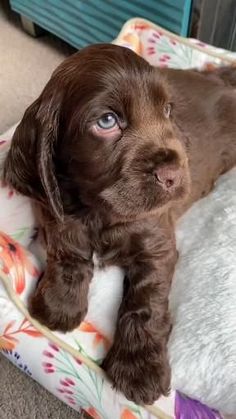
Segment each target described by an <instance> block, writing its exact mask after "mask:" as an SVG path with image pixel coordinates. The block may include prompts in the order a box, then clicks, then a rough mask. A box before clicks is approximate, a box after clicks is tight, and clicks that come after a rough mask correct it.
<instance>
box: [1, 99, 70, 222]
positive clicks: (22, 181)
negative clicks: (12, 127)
mask: <svg viewBox="0 0 236 419" xmlns="http://www.w3.org/2000/svg"><path fill="white" fill-rule="evenodd" d="M60 102H61V100H60V97H59V95H58V94H57V93H55V94H51V95H50V96H49V95H47V96H46V98H44V92H43V93H42V95H41V96H40V97H39V98H38V99H37V100H36V101H35V102H34V103H33V104H32V105H31V106H30V107H29V108H28V109H27V110H26V112H25V114H24V116H23V119H22V121H21V123H20V124H19V126H18V127H17V129H16V131H15V134H14V136H13V139H12V145H11V148H10V151H9V153H8V156H7V158H6V162H5V165H4V174H3V176H4V180H5V181H6V182H7V183H9V184H11V185H12V186H13V187H14V188H15V189H16V190H17V191H19V192H20V193H22V194H24V195H27V196H29V197H31V198H34V199H36V200H38V201H40V202H41V203H43V204H44V205H47V207H48V208H49V209H50V211H51V212H52V215H53V216H54V217H56V218H57V219H59V220H61V219H62V218H63V205H62V201H61V196H60V190H59V186H58V182H57V179H56V174H55V167H54V161H53V155H54V148H55V145H56V143H57V138H58V130H59V111H60Z"/></svg>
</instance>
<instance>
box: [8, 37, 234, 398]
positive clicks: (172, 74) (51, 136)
mask: <svg viewBox="0 0 236 419" xmlns="http://www.w3.org/2000/svg"><path fill="white" fill-rule="evenodd" d="M232 71H233V70H232ZM170 102H171V103H172V107H173V109H172V115H169V111H170V106H169V103H170ZM235 109H236V96H235V94H234V93H233V91H231V89H230V88H228V87H226V86H224V85H222V84H221V83H218V82H217V81H215V80H214V79H211V78H208V77H206V75H202V74H198V73H196V72H194V71H186V72H185V71H178V70H160V69H156V68H153V67H151V66H150V65H149V64H148V63H147V62H145V61H144V60H143V59H142V58H140V57H138V56H137V55H136V54H134V53H133V52H131V51H130V50H128V49H126V48H122V47H118V46H115V45H105V44H104V45H95V46H90V47H88V48H85V49H84V50H82V51H81V52H79V53H77V54H75V55H74V56H71V57H70V58H68V59H67V60H66V61H65V62H64V63H63V64H62V65H60V66H59V68H58V69H57V70H56V71H55V72H54V73H53V75H52V78H51V79H50V80H49V82H48V84H47V85H46V87H45V89H44V90H43V92H42V94H41V95H40V97H39V98H38V99H37V100H36V101H35V102H34V103H33V104H32V105H31V106H30V108H29V109H28V110H27V111H26V113H25V115H24V118H23V120H22V122H21V124H20V125H19V127H18V128H17V130H16V133H15V135H14V138H13V141H12V147H11V150H10V152H9V155H8V157H7V160H6V164H5V179H6V181H7V182H9V183H10V184H11V185H12V186H14V187H15V188H16V189H17V190H18V191H19V192H21V193H23V194H25V195H27V196H29V197H31V198H32V199H34V200H35V201H36V202H37V204H38V210H39V211H40V212H41V214H40V223H41V226H42V228H43V230H44V235H45V240H46V246H47V268H46V271H45V273H44V275H43V277H42V279H41V281H40V282H39V286H38V288H37V290H36V291H35V293H34V294H33V296H32V297H31V300H30V312H31V314H32V315H33V316H34V317H35V318H37V319H38V320H39V321H40V322H42V323H43V324H45V325H47V326H48V327H50V328H51V329H59V330H62V331H67V330H71V329H73V328H75V327H76V326H78V325H79V323H80V322H81V320H82V319H83V318H84V316H85V314H86V311H87V295H88V289H89V283H90V281H91V277H92V272H93V253H94V252H95V253H96V254H97V256H98V258H99V261H100V264H101V266H104V265H111V264H116V265H120V266H121V267H123V268H124V269H125V272H126V277H127V281H128V286H127V287H126V288H125V290H124V297H123V301H122V304H121V307H120V310H119V316H118V321H117V329H116V334H115V339H114V343H113V346H112V348H111V350H110V352H109V353H108V356H107V357H106V359H105V361H104V364H103V366H104V368H105V370H106V371H107V374H108V376H109V377H110V378H111V380H112V382H113V385H114V387H115V388H116V389H118V390H121V391H123V392H124V394H125V395H126V397H128V398H129V399H131V400H133V401H135V402H136V403H139V404H143V403H146V404H151V403H153V402H154V400H155V399H157V398H158V397H159V396H160V395H161V394H165V395H166V394H167V393H168V391H169V385H170V368H169V363H168V359H167V350H166V346H167V340H168V335H169V332H170V327H171V324H170V317H169V313H168V293H169V289H170V284H171V279H172V275H173V272H174V267H175V263H176V260H177V252H176V247H175V236H174V225H175V221H176V219H177V218H178V217H179V216H180V215H181V214H182V213H183V212H184V211H185V210H186V209H187V208H188V207H189V206H190V205H191V203H192V202H194V201H195V200H196V199H199V198H200V197H202V196H204V195H206V194H207V193H208V192H209V191H210V190H211V188H212V186H213V185H214V182H215V180H216V179H217V177H218V176H219V175H220V174H221V173H223V172H224V171H226V170H228V169H229V168H231V167H232V166H233V165H234V164H235V162H236V118H235ZM111 112H112V113H113V114H115V117H116V118H115V121H116V123H115V126H114V130H112V129H111V131H107V128H105V130H104V126H103V127H102V129H101V119H100V118H101V117H102V116H103V115H104V114H106V115H107V114H108V113H109V115H111ZM113 114H112V115H113ZM113 116H114V115H113ZM109 118H111V116H109ZM109 118H108V116H106V118H105V123H107V121H108V119H109ZM103 122H104V120H103ZM103 122H102V124H103ZM108 122H109V121H108Z"/></svg>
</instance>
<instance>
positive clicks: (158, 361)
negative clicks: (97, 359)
mask: <svg viewBox="0 0 236 419" xmlns="http://www.w3.org/2000/svg"><path fill="white" fill-rule="evenodd" d="M125 335H126V334H125V331H124V335H121V334H119V337H118V336H116V338H115V341H114V345H113V346H112V348H111V350H110V351H109V353H108V355H107V357H106V358H105V360H104V363H103V368H104V370H105V371H106V373H107V375H108V377H109V378H110V379H111V381H112V384H113V386H114V388H115V389H116V390H119V391H121V392H122V393H124V395H125V396H126V398H127V399H129V400H131V401H133V402H135V403H136V404H139V405H144V404H147V405H150V404H153V403H154V402H155V401H156V400H157V399H158V398H159V397H160V396H161V395H165V396H166V395H168V393H169V389H170V367H169V363H168V359H167V351H166V345H165V342H163V345H162V344H161V343H160V342H154V340H153V339H152V337H151V336H150V335H149V334H148V332H145V330H139V331H138V332H137V333H136V334H135V333H134V334H133V336H132V342H131V341H130V339H129V340H126V339H125ZM140 339H141V340H140Z"/></svg>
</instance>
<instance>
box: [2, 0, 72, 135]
mask: <svg viewBox="0 0 236 419" xmlns="http://www.w3.org/2000/svg"><path fill="white" fill-rule="evenodd" d="M4 4H5V7H4ZM73 51H74V50H73V49H72V48H70V47H69V46H68V45H66V44H65V43H63V42H62V41H60V40H59V39H56V38H54V37H52V36H49V35H45V36H42V37H40V38H37V39H35V38H32V37H31V36H29V35H28V34H26V33H25V32H24V31H23V30H22V28H21V25H20V22H19V19H18V16H16V15H12V14H11V13H10V11H9V8H8V7H7V1H6V0H1V1H0V57H1V62H0V110H1V111H0V133H3V132H4V131H5V130H6V129H7V128H9V127H10V126H11V125H13V124H14V123H15V122H17V121H18V120H19V119H21V117H22V115H23V112H24V110H25V109H26V107H27V106H28V105H29V104H30V103H31V102H32V101H33V100H34V99H35V98H36V97H37V96H38V95H39V93H40V92H41V90H42V89H43V87H44V85H45V84H46V82H47V80H48V79H49V77H50V75H51V73H52V71H53V70H54V69H55V67H57V65H58V64H59V63H60V62H61V61H62V60H63V59H64V58H65V57H66V56H67V55H69V54H71V52H73Z"/></svg>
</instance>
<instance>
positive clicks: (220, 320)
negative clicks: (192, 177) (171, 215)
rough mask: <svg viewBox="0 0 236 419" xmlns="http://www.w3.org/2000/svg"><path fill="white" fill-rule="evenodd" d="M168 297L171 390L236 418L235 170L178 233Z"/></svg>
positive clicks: (193, 210)
mask: <svg viewBox="0 0 236 419" xmlns="http://www.w3.org/2000/svg"><path fill="white" fill-rule="evenodd" d="M177 243H178V248H179V250H180V258H179V262H178V266H177V269H176V274H175V278H174V281H173V286H172V291H171V295H170V308H171V312H172V317H173V323H174V327H173V330H172V333H171V338H170V341H169V354H170V361H171V366H172V385H173V388H177V389H179V390H181V391H182V392H183V393H185V394H187V395H189V396H190V397H192V398H195V399H198V400H200V401H202V402H204V403H205V404H207V405H208V406H212V407H214V408H215V409H218V410H220V411H223V412H227V413H236V169H233V170H231V171H230V172H229V173H227V174H225V175H224V176H222V177H221V178H220V179H219V181H218V182H217V184H216V187H215V189H214V190H213V192H212V193H211V194H210V195H209V196H208V197H206V198H204V199H202V200H201V201H199V202H198V203H196V204H195V205H194V206H193V207H192V208H191V209H190V210H189V211H188V213H187V214H186V215H185V216H184V217H183V219H182V221H181V223H180V224H179V227H178V232H177Z"/></svg>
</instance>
